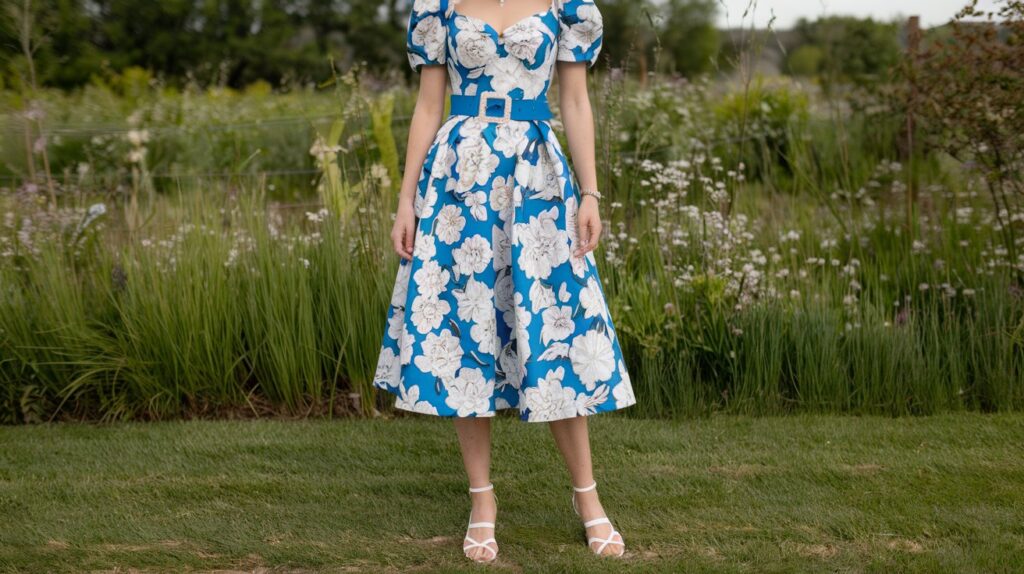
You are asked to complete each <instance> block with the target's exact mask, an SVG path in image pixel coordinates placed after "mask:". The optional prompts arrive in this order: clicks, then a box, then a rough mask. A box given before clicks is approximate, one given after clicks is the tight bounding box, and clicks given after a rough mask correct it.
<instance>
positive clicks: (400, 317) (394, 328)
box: [388, 309, 405, 341]
mask: <svg viewBox="0 0 1024 574" xmlns="http://www.w3.org/2000/svg"><path fill="white" fill-rule="evenodd" d="M403 326H405V309H396V310H395V312H394V313H392V314H391V318H390V319H388V337H391V338H392V339H394V340H396V341H398V340H399V337H401V336H402V327H403Z"/></svg>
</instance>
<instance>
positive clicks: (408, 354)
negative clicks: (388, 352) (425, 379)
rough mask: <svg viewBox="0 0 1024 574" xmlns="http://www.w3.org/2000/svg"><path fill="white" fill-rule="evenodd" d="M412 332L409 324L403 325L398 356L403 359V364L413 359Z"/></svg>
mask: <svg viewBox="0 0 1024 574" xmlns="http://www.w3.org/2000/svg"><path fill="white" fill-rule="evenodd" d="M412 343H413V338H412V334H410V333H409V326H408V325H403V326H402V338H401V339H399V340H398V356H399V357H400V358H401V359H402V364H403V365H408V364H409V362H410V361H412Z"/></svg>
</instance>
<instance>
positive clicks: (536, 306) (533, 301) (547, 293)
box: [530, 281, 555, 313]
mask: <svg viewBox="0 0 1024 574" xmlns="http://www.w3.org/2000/svg"><path fill="white" fill-rule="evenodd" d="M531 283H532V285H531V286H530V310H531V311H533V312H534V313H540V312H541V311H542V310H544V309H546V308H548V307H550V306H552V305H554V304H555V292H554V291H553V290H552V289H551V287H548V286H547V285H545V284H543V283H541V282H540V281H531Z"/></svg>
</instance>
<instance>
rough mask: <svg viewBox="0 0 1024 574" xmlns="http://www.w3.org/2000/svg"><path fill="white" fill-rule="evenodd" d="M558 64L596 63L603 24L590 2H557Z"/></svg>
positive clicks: (568, 0) (582, 0) (599, 14)
mask: <svg viewBox="0 0 1024 574" xmlns="http://www.w3.org/2000/svg"><path fill="white" fill-rule="evenodd" d="M558 18H559V37H558V61H560V62H586V63H587V67H590V66H593V65H594V64H595V63H596V62H597V56H598V54H600V53H601V44H602V41H603V39H604V21H603V20H602V19H601V11H600V10H598V8H597V4H595V3H594V0H561V1H560V2H559V9H558Z"/></svg>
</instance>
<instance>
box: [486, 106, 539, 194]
mask: <svg viewBox="0 0 1024 574" xmlns="http://www.w3.org/2000/svg"><path fill="white" fill-rule="evenodd" d="M529 129H530V124H529V122H521V121H511V122H505V123H502V124H498V127H497V128H496V129H495V137H494V151H496V152H498V153H500V154H501V155H503V156H505V157H513V156H515V155H517V154H519V153H522V152H523V151H525V149H526V144H527V143H528V142H529V140H528V139H527V137H526V132H527V130H529ZM508 185H510V186H511V185H512V182H509V183H508Z"/></svg>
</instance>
